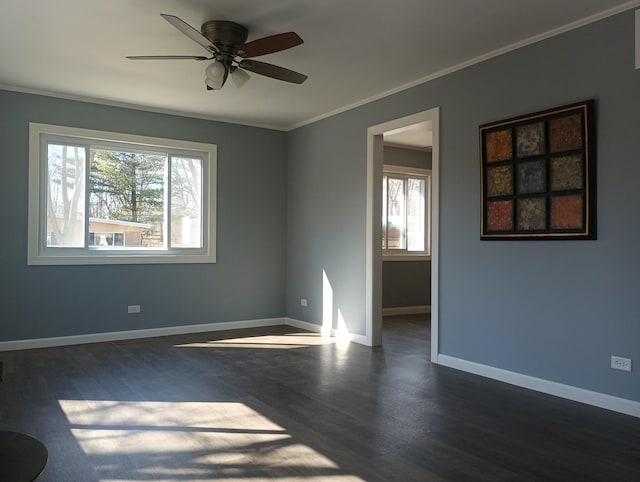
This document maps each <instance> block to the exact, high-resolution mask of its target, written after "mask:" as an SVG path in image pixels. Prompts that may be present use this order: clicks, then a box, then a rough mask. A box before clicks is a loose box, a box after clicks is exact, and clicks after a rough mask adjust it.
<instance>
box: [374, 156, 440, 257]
mask: <svg viewBox="0 0 640 482" xmlns="http://www.w3.org/2000/svg"><path fill="white" fill-rule="evenodd" d="M430 198H431V171H429V170H426V169H414V168H407V167H401V166H389V165H385V166H384V172H383V177H382V254H383V258H384V259H414V258H415V259H424V258H425V257H428V256H429V255H430V224H431V223H430V220H429V213H430Z"/></svg>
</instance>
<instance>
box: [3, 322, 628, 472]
mask: <svg viewBox="0 0 640 482" xmlns="http://www.w3.org/2000/svg"><path fill="white" fill-rule="evenodd" d="M0 360H2V361H3V364H4V380H3V381H2V383H0V429H5V430H14V431H19V432H24V433H28V434H30V435H33V436H35V437H36V438H38V439H40V440H41V441H43V442H44V443H45V444H46V445H47V447H48V449H49V462H48V464H47V467H46V469H45V471H44V473H43V474H42V476H41V478H40V479H39V480H41V481H55V482H58V481H80V482H93V481H115V480H117V481H166V480H172V481H187V480H194V481H203V480H239V481H248V480H251V481H254V480H270V479H277V480H290V481H300V480H305V481H307V480H309V481H311V480H318V481H320V480H322V481H325V480H326V481H342V480H345V481H351V480H353V481H357V480H366V481H412V480H416V481H418V480H419V481H440V480H447V481H466V480H473V481H476V480H478V481H503V480H509V481H512V480H526V481H543V480H544V481H546V480H557V481H591V480H597V481H616V482H618V481H640V419H636V418H634V417H629V416H625V415H621V414H617V413H613V412H609V411H606V410H601V409H597V408H594V407H590V406H586V405H582V404H578V403H574V402H570V401H566V400H562V399H558V398H555V397H551V396H547V395H544V394H540V393H536V392H531V391H528V390H524V389H520V388H517V387H513V386H510V385H506V384H502V383H499V382H495V381H492V380H488V379H484V378H481V377H477V376H474V375H470V374H466V373H463V372H459V371H456V370H452V369H448V368H446V367H439V366H434V365H432V364H431V363H430V362H429V322H428V319H427V318H426V317H421V316H413V317H398V318H392V319H387V320H385V323H384V346H383V347H381V348H373V349H371V348H368V347H364V346H359V345H356V344H351V345H347V346H343V345H340V344H336V343H334V342H326V340H323V339H322V338H321V337H320V336H319V335H316V334H312V333H306V332H302V331H300V330H296V329H294V328H291V327H284V326H283V327H268V328H259V329H250V330H236V331H226V332H214V333H202V334H194V335H181V336H170V337H163V338H153V339H145V340H136V341H130V342H119V343H96V344H89V345H78V346H70V347H59V348H47V349H38V350H25V351H16V352H5V353H0ZM12 482H13V481H12Z"/></svg>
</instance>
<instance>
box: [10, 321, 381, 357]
mask: <svg viewBox="0 0 640 482" xmlns="http://www.w3.org/2000/svg"><path fill="white" fill-rule="evenodd" d="M278 325H286V326H292V327H294V328H299V329H301V330H307V331H311V332H315V333H321V332H322V326H320V325H316V324H314V323H307V322H306V321H300V320H296V319H293V318H263V319H256V320H238V321H221V322H219V323H202V324H198V325H181V326H167V327H163V328H149V329H143V330H128V331H111V332H107V333H88V334H86V335H72V336H57V337H51V338H34V339H28V340H11V341H1V342H0V352H3V351H12V350H30V349H33V348H51V347H56V346H69V345H84V344H86V343H102V342H109V341H121V340H137V339H141V338H154V337H158V336H171V335H185V334H189V333H205V332H208V331H223V330H238V329H243V328H261V327H264V326H278ZM330 336H335V337H339V336H340V333H338V331H337V330H336V329H335V328H332V329H331V334H330ZM348 337H349V340H350V341H353V342H355V343H359V344H361V345H368V343H367V339H366V337H365V336H363V335H358V334H349V335H348Z"/></svg>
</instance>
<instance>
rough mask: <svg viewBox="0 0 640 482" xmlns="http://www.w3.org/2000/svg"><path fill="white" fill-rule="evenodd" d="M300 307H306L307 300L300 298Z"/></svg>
mask: <svg viewBox="0 0 640 482" xmlns="http://www.w3.org/2000/svg"><path fill="white" fill-rule="evenodd" d="M300 306H307V300H306V299H305V298H300Z"/></svg>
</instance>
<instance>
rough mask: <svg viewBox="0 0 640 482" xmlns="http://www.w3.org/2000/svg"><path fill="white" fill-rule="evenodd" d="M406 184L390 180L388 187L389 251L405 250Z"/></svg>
mask: <svg viewBox="0 0 640 482" xmlns="http://www.w3.org/2000/svg"><path fill="white" fill-rule="evenodd" d="M404 191H405V183H404V180H403V179H394V178H392V177H389V178H388V185H387V203H388V207H387V212H388V219H387V249H405V248H406V238H405V219H406V216H405V192H404Z"/></svg>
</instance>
